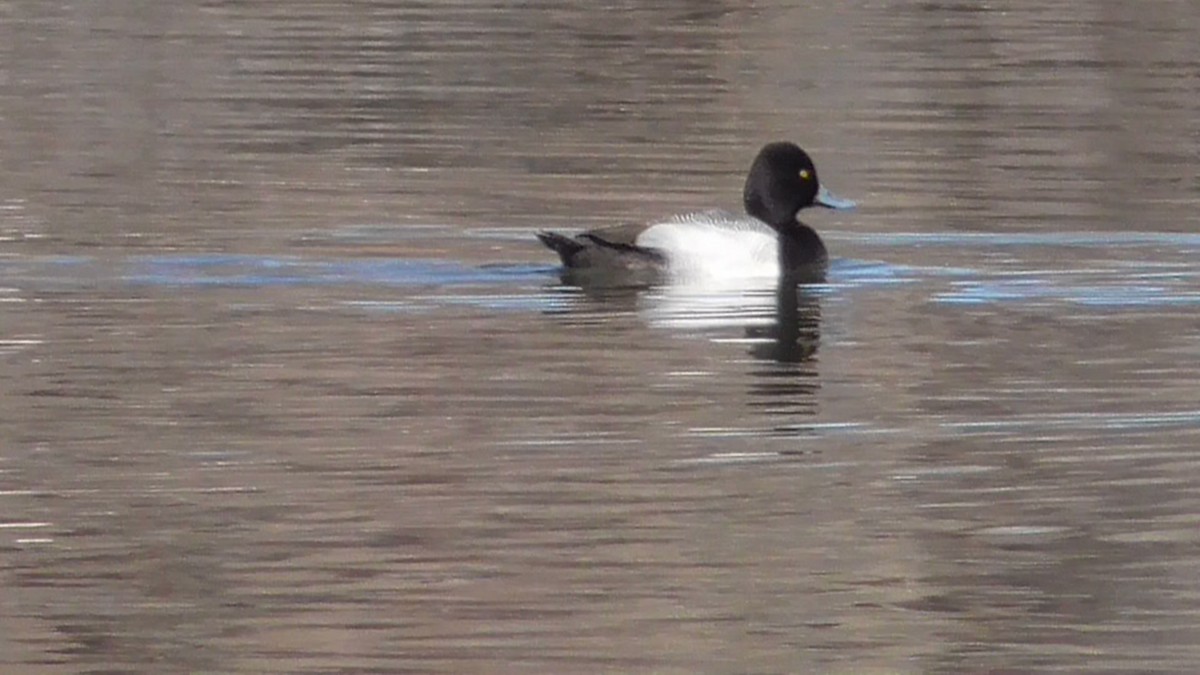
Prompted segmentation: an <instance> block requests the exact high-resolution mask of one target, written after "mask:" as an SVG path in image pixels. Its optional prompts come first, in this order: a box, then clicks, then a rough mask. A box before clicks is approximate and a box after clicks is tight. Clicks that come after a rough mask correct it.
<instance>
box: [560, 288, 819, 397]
mask: <svg viewBox="0 0 1200 675" xmlns="http://www.w3.org/2000/svg"><path fill="white" fill-rule="evenodd" d="M824 281H825V278H824V275H823V274H821V273H814V274H808V275H798V274H797V275H790V276H786V277H784V278H781V279H779V280H774V279H753V280H740V281H739V282H737V283H729V282H726V283H722V284H695V283H689V284H681V283H669V284H664V285H660V286H653V287H649V288H644V287H643V288H616V289H614V288H595V287H586V286H585V287H582V289H581V291H582V292H581V294H580V299H581V300H582V301H583V302H582V304H581V305H579V306H577V307H576V309H575V310H574V311H573V312H572V313H573V314H578V313H580V312H581V311H582V312H583V315H590V314H589V312H588V309H593V310H594V309H597V308H599V307H603V310H604V315H607V316H612V313H613V312H624V311H629V310H634V311H636V313H637V315H638V316H639V317H640V318H641V319H642V321H644V322H645V323H646V324H649V325H650V326H651V327H654V328H659V329H666V330H668V331H670V332H672V333H675V334H678V335H679V336H681V337H702V338H707V339H709V340H711V341H713V342H716V343H721V344H725V345H730V344H737V345H743V346H744V349H745V351H744V352H743V353H748V354H749V355H750V356H752V357H753V358H754V359H755V361H754V365H753V366H752V367H751V368H750V369H749V372H748V373H747V374H748V375H749V376H750V384H749V390H748V393H749V394H750V395H751V397H752V400H751V403H750V405H751V406H753V407H755V408H762V409H764V410H769V411H784V410H786V411H789V412H793V413H801V414H812V413H813V412H815V410H816V393H817V392H818V390H819V389H820V379H819V377H818V370H817V352H818V349H819V348H820V343H821V292H822V288H823V286H821V284H823V283H824Z"/></svg>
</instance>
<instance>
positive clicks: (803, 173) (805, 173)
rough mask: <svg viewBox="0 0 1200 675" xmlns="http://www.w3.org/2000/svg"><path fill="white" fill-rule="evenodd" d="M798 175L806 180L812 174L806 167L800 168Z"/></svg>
mask: <svg viewBox="0 0 1200 675" xmlns="http://www.w3.org/2000/svg"><path fill="white" fill-rule="evenodd" d="M800 177H801V178H803V179H804V180H808V179H809V178H812V174H811V173H809V172H808V169H800Z"/></svg>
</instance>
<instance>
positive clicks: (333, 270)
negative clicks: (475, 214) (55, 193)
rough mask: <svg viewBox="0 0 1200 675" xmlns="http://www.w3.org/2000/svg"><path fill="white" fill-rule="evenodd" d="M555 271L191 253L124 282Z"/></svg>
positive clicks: (139, 266) (350, 279)
mask: <svg viewBox="0 0 1200 675" xmlns="http://www.w3.org/2000/svg"><path fill="white" fill-rule="evenodd" d="M555 271H556V268H554V267H552V266H547V265H484V266H478V267H476V266H470V265H464V264H462V263H457V262H452V261H445V260H410V259H388V260H317V259H308V258H276V257H262V256H249V255H191V256H154V257H145V258H134V259H132V260H131V261H130V263H129V270H128V272H127V273H126V274H125V275H124V280H125V281H126V282H128V283H132V284H148V285H157V286H301V285H332V284H362V285H371V286H461V285H489V286H490V285H498V284H506V283H517V284H520V283H529V282H531V281H539V280H542V279H544V278H545V277H547V276H548V275H551V274H553V273H554V272H555Z"/></svg>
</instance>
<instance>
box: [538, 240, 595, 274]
mask: <svg viewBox="0 0 1200 675" xmlns="http://www.w3.org/2000/svg"><path fill="white" fill-rule="evenodd" d="M537 238H538V240H539V241H541V242H542V243H543V244H545V245H546V248H548V249H550V250H551V251H554V252H555V253H557V254H558V257H560V258H562V261H563V264H564V265H566V266H568V267H570V266H571V259H572V258H574V257H575V254H576V253H579V252H580V251H582V250H583V249H584V245H583V244H581V243H579V242H577V241H575V240H574V239H572V238H570V237H564V236H563V235H561V234H559V233H557V232H538V233H537Z"/></svg>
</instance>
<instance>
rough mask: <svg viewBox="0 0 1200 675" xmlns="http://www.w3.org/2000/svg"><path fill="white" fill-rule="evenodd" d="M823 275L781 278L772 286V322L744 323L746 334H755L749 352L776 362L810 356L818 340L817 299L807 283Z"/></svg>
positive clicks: (814, 351) (789, 361)
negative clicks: (773, 289) (764, 323)
mask: <svg viewBox="0 0 1200 675" xmlns="http://www.w3.org/2000/svg"><path fill="white" fill-rule="evenodd" d="M822 281H824V279H823V278H822V279H813V278H806V279H799V278H795V277H791V278H784V279H781V280H780V282H779V285H778V286H777V287H776V289H775V322H774V323H773V324H770V325H767V326H747V327H746V336H747V337H749V338H752V339H755V338H757V341H756V342H755V343H754V345H753V347H751V349H750V353H751V354H753V355H754V356H756V357H758V358H760V359H764V360H769V361H776V362H779V363H802V362H805V361H810V360H813V359H814V357H815V356H816V354H817V348H818V347H819V346H820V343H821V303H820V300H819V298H818V296H817V294H816V293H815V292H814V289H813V287H812V286H810V285H809V284H814V283H820V282H822Z"/></svg>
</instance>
